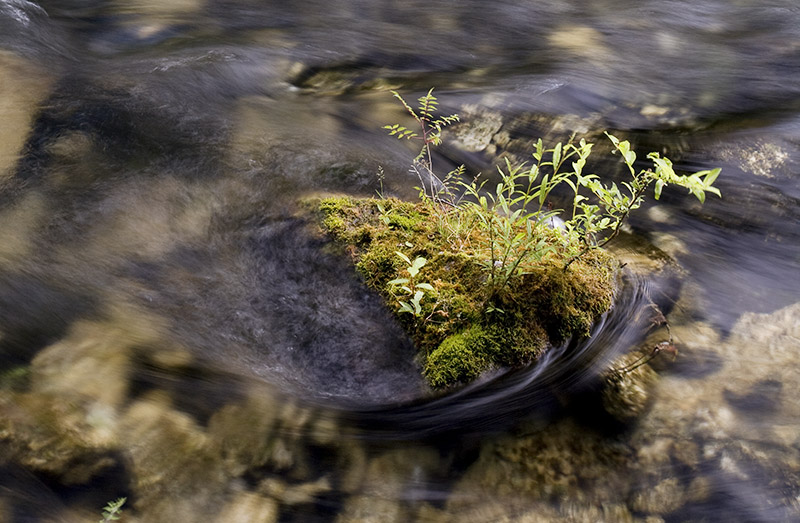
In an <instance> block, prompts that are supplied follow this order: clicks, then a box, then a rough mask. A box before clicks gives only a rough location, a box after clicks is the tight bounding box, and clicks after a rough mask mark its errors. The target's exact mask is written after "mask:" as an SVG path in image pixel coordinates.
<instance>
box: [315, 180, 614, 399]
mask: <svg viewBox="0 0 800 523" xmlns="http://www.w3.org/2000/svg"><path fill="white" fill-rule="evenodd" d="M305 205H306V206H307V207H308V208H310V209H311V210H312V212H314V213H315V216H316V218H317V220H318V223H319V225H320V227H321V229H322V231H323V232H324V233H325V234H327V235H329V236H330V237H331V238H332V239H333V240H334V243H335V244H336V245H338V246H340V247H341V248H342V250H343V252H345V253H347V254H349V256H350V257H351V259H352V262H353V265H354V267H355V269H356V270H357V271H358V272H359V274H360V275H361V276H362V277H363V279H364V282H365V284H366V285H367V286H368V287H370V288H372V289H374V290H375V291H377V292H378V293H380V294H381V295H382V296H383V298H384V299H385V301H386V304H387V306H388V307H389V309H390V310H392V311H394V313H395V317H396V318H397V320H398V322H399V323H400V324H401V325H403V327H404V328H405V329H406V331H407V332H408V334H409V335H410V336H411V338H412V339H413V341H414V343H415V344H416V346H417V348H418V350H419V352H420V359H421V361H422V362H423V367H424V371H423V372H424V375H425V377H426V378H427V380H428V382H429V383H430V385H431V387H433V388H434V389H445V388H449V387H453V386H457V385H462V384H466V383H469V382H470V381H472V380H474V379H475V378H477V377H478V376H480V375H481V374H482V373H484V372H485V371H487V370H490V369H493V368H508V367H519V366H523V365H527V364H530V363H531V362H533V361H535V359H536V358H537V357H538V356H539V355H540V354H541V353H542V352H543V351H545V350H546V349H547V348H548V347H549V346H551V345H553V344H558V343H561V342H563V341H564V340H565V339H567V338H569V337H571V336H587V335H588V334H589V332H590V329H591V326H592V325H593V324H594V322H595V321H596V320H597V319H598V318H599V317H600V316H601V315H602V314H603V313H605V312H606V311H607V310H608V309H609V308H610V306H611V303H612V299H613V296H614V292H615V272H616V267H617V263H616V262H615V260H614V259H613V258H612V257H611V256H610V255H609V254H608V253H606V252H605V251H602V250H595V251H591V252H589V253H587V254H586V255H584V256H582V257H581V258H580V259H578V260H577V261H575V262H573V263H572V264H570V266H569V269H568V270H565V269H564V266H565V264H566V261H567V259H569V256H570V255H571V254H570V253H569V252H567V251H566V250H564V249H563V247H561V245H562V244H563V239H562V238H561V237H560V236H559V235H560V233H559V232H558V231H554V230H552V229H549V228H547V227H545V226H543V225H542V226H537V234H539V235H541V237H542V238H543V239H544V240H545V241H546V242H547V243H548V245H550V246H551V247H552V249H550V252H549V253H548V254H547V255H546V256H544V257H542V258H540V259H537V260H536V261H535V262H530V263H527V262H526V264H525V265H524V266H521V267H520V275H519V276H515V277H513V278H511V279H510V280H509V282H508V284H507V285H505V286H503V287H502V289H501V292H495V293H494V294H492V295H491V296H489V295H488V294H487V292H488V289H489V285H488V282H489V274H488V273H489V271H488V270H487V263H486V260H485V258H486V254H485V252H482V251H480V250H479V249H478V248H476V247H474V245H479V244H481V242H485V241H486V238H485V237H484V238H481V237H480V235H481V234H482V231H481V229H480V228H479V227H475V228H472V229H469V230H470V232H469V237H467V238H466V241H462V242H460V243H454V242H453V240H452V238H448V237H447V230H446V228H443V227H442V224H441V222H440V220H441V211H440V210H437V209H435V208H434V207H433V204H431V203H430V202H418V203H411V202H406V201H401V200H398V199H394V198H355V197H349V196H335V197H325V198H316V199H310V200H307V201H306V202H305ZM453 212H458V209H455V210H453ZM483 234H485V233H483ZM482 257H483V259H482ZM418 258H423V259H424V263H423V265H422V266H421V267H419V268H418V271H419V272H418V273H416V274H415V275H412V274H411V273H410V272H409V265H410V264H409V261H414V260H417V259H418ZM406 260H408V261H406ZM398 280H399V282H398ZM417 286H419V287H417ZM419 290H421V291H422V292H420V293H419V294H418V295H417V297H418V299H417V300H416V303H414V300H413V298H414V297H415V294H417V292H416V291H419ZM403 303H405V304H406V305H405V306H404V305H403Z"/></svg>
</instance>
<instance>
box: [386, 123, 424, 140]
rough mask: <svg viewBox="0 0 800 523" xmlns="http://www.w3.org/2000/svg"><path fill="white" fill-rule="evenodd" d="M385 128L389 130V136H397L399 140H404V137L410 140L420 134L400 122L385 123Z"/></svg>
mask: <svg viewBox="0 0 800 523" xmlns="http://www.w3.org/2000/svg"><path fill="white" fill-rule="evenodd" d="M383 128H384V129H386V130H387V131H389V136H396V137H397V139H398V140H402V139H404V138H405V139H406V140H410V139H412V138H417V137H418V136H419V135H418V134H417V133H415V132H414V131H412V130H411V129H409V128H407V127H404V126H402V125H399V124H392V125H384V126H383Z"/></svg>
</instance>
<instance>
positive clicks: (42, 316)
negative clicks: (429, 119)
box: [0, 0, 800, 521]
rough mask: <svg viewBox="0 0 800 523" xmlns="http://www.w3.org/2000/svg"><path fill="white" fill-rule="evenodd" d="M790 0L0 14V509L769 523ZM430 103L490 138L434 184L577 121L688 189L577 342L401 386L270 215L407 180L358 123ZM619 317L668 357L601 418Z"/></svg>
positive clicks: (798, 30) (304, 230) (780, 416)
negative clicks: (670, 172)
mask: <svg viewBox="0 0 800 523" xmlns="http://www.w3.org/2000/svg"><path fill="white" fill-rule="evenodd" d="M795 4H796V2H794V1H791V0H786V1H772V2H768V3H766V4H765V3H764V2H754V1H748V0H737V1H735V2H731V1H729V0H726V1H722V0H720V1H715V0H704V1H703V2H699V3H698V2H693V3H692V2H686V1H683V0H674V1H669V2H663V1H659V2H653V1H646V2H641V1H635V2H634V1H630V2H629V1H625V2H619V1H615V2H607V1H599V2H591V3H586V2H576V1H564V0H552V1H546V2H536V3H535V4H531V3H530V2H523V1H512V0H504V1H499V2H494V3H492V4H491V5H490V6H489V5H487V4H486V3H485V2H477V1H474V0H470V1H462V2H457V3H456V2H449V1H438V2H430V1H426V2H418V1H414V2H404V3H403V4H402V6H398V5H395V4H393V3H391V2H374V1H371V2H361V1H357V0H349V1H345V0H341V1H332V2H317V1H312V0H307V1H302V2H292V3H290V4H287V3H283V2H253V1H248V0H207V1H200V0H184V1H181V2H171V3H168V4H163V3H157V2H149V1H146V0H140V1H129V2H122V1H104V0H97V1H93V2H73V1H69V0H55V1H41V2H38V3H34V2H29V1H24V0H0V411H2V417H3V418H4V420H5V421H4V422H3V424H2V425H1V426H0V446H2V448H3V455H4V456H5V457H0V486H2V490H0V520H8V521H39V520H41V521H59V520H64V521H74V520H79V521H82V520H92V518H94V519H95V520H96V519H97V514H99V513H100V508H102V506H103V505H104V504H105V502H107V501H109V500H111V499H113V498H114V497H118V496H129V497H130V501H129V504H128V506H129V507H130V509H129V512H128V514H129V516H128V517H130V518H134V519H132V520H137V519H136V518H138V520H139V521H161V520H164V521H168V520H186V521H195V520H198V518H200V517H204V518H211V519H206V520H218V521H316V520H319V521H333V520H336V521H369V520H373V519H374V518H376V517H380V518H381V519H384V520H387V521H412V520H416V521H456V520H469V521H501V520H519V521H528V520H530V521H550V520H563V519H564V518H571V519H573V520H578V521H584V520H586V521H589V520H599V519H603V520H609V521H610V520H631V519H634V520H639V519H642V520H643V519H644V518H646V517H648V516H652V517H659V518H663V519H664V520H668V521H684V520H703V521H717V520H719V521H722V520H726V521H727V520H731V519H738V520H753V521H762V520H764V521H767V520H769V521H773V520H790V519H794V518H796V517H797V515H798V503H797V499H800V497H798V496H800V455H798V452H800V450H799V449H800V445H798V439H797V434H798V429H800V427H798V420H800V408H798V406H797V405H796V400H795V399H793V395H792V393H791V390H794V389H793V387H794V386H795V385H797V383H796V381H797V378H796V377H794V376H793V374H796V372H795V371H796V368H797V364H798V363H797V357H796V351H797V350H800V347H798V344H799V343H800V342H799V341H798V336H800V333H798V331H797V325H799V324H800V313H799V312H798V311H797V307H796V306H795V304H796V303H797V302H798V301H800V299H798V298H800V278H798V269H797V268H798V263H800V237H799V236H800V227H799V226H800V204H798V198H800V182H799V180H800V178H798V174H797V173H798V162H800V150H798V149H799V147H800V117H798V108H800V102H799V100H800V97H799V96H798V94H800V93H799V92H798V91H799V90H800V87H799V85H800V84H798V83H797V77H798V72H800V8H798V7H797V6H796V5H795ZM432 86H435V87H436V89H437V93H438V95H439V97H440V99H441V101H442V104H443V105H444V106H446V109H452V110H453V111H458V112H460V113H462V115H463V116H465V118H464V120H465V122H467V123H466V125H469V121H470V118H471V121H472V122H481V121H483V122H488V123H489V124H488V125H489V127H491V126H495V127H491V128H492V129H494V130H493V131H492V132H490V133H489V134H486V135H485V136H479V137H478V138H479V140H478V141H477V143H478V144H479V145H477V146H474V147H471V148H464V147H462V148H459V147H456V146H455V145H447V144H445V146H444V147H442V148H441V149H440V154H439V156H438V157H437V159H436V161H437V162H438V165H441V166H442V169H444V168H446V167H448V166H450V165H457V164H459V163H462V162H463V163H466V164H467V165H468V167H469V168H470V169H471V170H472V171H477V170H484V171H486V172H491V170H492V164H493V163H494V162H496V161H498V159H499V158H500V157H501V156H502V155H504V154H507V155H511V156H512V157H516V158H521V159H524V158H525V157H527V155H528V154H529V152H528V150H527V147H528V145H529V143H530V141H532V140H535V139H536V138H537V137H539V136H545V137H550V138H552V139H563V138H564V137H565V136H568V135H569V134H570V133H571V132H578V133H581V134H588V135H589V136H599V134H600V132H601V131H602V130H605V129H608V130H609V131H611V132H613V133H615V134H618V135H620V136H624V137H626V138H628V139H630V140H631V141H632V142H633V143H634V145H635V146H636V147H637V149H638V150H639V151H640V152H642V153H644V152H646V151H650V150H658V151H660V152H662V153H665V154H667V155H669V156H670V157H671V158H672V159H673V160H675V161H676V165H677V166H678V167H679V168H681V169H686V170H699V169H706V168H713V167H722V169H723V174H722V176H721V177H720V178H719V181H718V185H719V187H720V189H721V191H722V193H723V198H722V199H716V198H709V200H708V201H707V202H706V203H705V205H703V206H700V205H699V204H698V203H697V202H695V201H690V200H688V199H686V198H683V196H684V195H683V194H680V192H679V191H666V192H665V194H664V197H663V199H662V200H661V201H660V202H658V204H657V205H650V206H648V207H647V208H646V209H643V210H642V211H641V212H640V213H639V215H638V216H636V217H634V218H633V219H632V221H631V229H630V231H629V232H630V234H629V235H628V238H629V239H630V243H629V244H628V245H622V246H620V248H619V250H618V253H619V254H620V255H622V256H627V257H629V258H632V259H636V260H638V263H643V262H642V260H641V256H639V255H638V254H632V252H635V253H641V252H642V251H648V249H649V250H650V251H651V252H652V251H653V249H656V248H657V249H660V252H661V255H660V256H663V255H664V253H666V254H667V255H669V256H672V257H673V258H674V260H676V264H674V265H668V266H667V268H666V269H661V270H660V271H658V272H655V273H653V274H650V275H649V276H647V277H643V276H641V275H637V274H635V273H630V274H628V275H627V276H626V278H627V280H626V281H627V283H626V284H625V286H624V290H623V291H621V292H620V295H619V298H618V301H617V303H616V305H615V308H614V309H613V310H612V311H611V312H610V313H609V314H608V316H607V317H606V318H605V319H604V321H603V322H601V324H599V325H598V326H597V327H596V329H595V332H594V334H593V336H592V337H591V338H590V339H588V340H579V341H578V340H576V341H574V342H573V343H571V344H569V345H566V346H564V347H561V348H557V349H556V350H554V351H552V352H551V353H550V354H548V356H547V357H546V358H544V359H542V361H540V362H539V363H538V364H537V365H535V366H533V367H532V368H530V369H523V370H518V371H514V372H498V373H496V374H494V375H491V376H487V377H486V378H485V379H483V380H482V381H480V382H479V383H476V384H474V385H471V386H469V387H467V388H464V389H462V390H460V391H457V392H454V393H451V394H447V395H444V396H440V397H431V396H430V394H429V392H430V391H428V390H426V387H425V385H424V384H423V383H422V380H421V379H420V377H419V369H418V364H417V363H416V362H415V361H414V359H413V352H414V351H413V347H412V346H411V343H410V341H409V340H408V339H407V338H406V337H405V335H404V334H403V333H402V330H401V329H400V328H399V326H397V325H396V324H394V322H393V321H392V319H391V316H390V315H389V314H388V313H387V312H386V311H385V310H383V308H382V307H381V304H380V300H379V298H378V297H377V296H375V295H373V294H371V293H370V292H368V291H367V290H365V289H364V288H363V286H362V285H361V284H360V282H359V281H358V279H357V278H356V277H355V276H354V275H353V274H351V272H350V270H349V267H348V265H347V263H346V258H344V257H342V256H341V253H337V252H336V251H335V249H333V248H332V247H331V246H330V245H328V244H327V242H326V241H325V240H324V239H322V238H319V237H318V236H317V235H316V234H315V233H314V232H313V230H312V228H311V227H310V226H309V224H308V223H307V222H306V221H305V220H304V219H303V218H302V217H300V215H299V214H298V212H297V211H298V210H297V207H296V201H297V199H298V198H299V197H301V196H304V195H309V194H315V193H318V192H345V193H350V194H358V195H371V194H374V192H375V191H376V190H377V189H379V187H380V186H379V183H378V179H377V175H376V173H377V171H378V168H379V166H380V167H381V168H383V169H384V171H385V173H386V180H385V185H386V187H385V189H386V190H387V191H388V192H389V193H391V194H396V195H400V196H403V197H414V195H415V193H416V191H415V189H414V185H415V184H416V182H417V181H416V179H415V178H414V177H413V176H411V175H410V174H409V173H408V172H407V171H406V166H407V165H408V162H409V159H410V158H411V157H412V156H413V154H414V151H412V150H411V149H410V148H406V147H405V146H404V144H402V143H400V142H397V141H395V140H392V139H390V138H388V137H386V136H384V135H383V134H382V133H381V130H380V126H381V125H383V124H385V123H391V122H395V121H400V119H401V118H402V116H403V115H402V108H398V107H397V106H396V104H395V102H394V101H393V99H392V97H391V96H390V95H389V94H388V93H387V92H386V91H387V89H392V88H394V89H400V90H401V91H403V92H404V93H407V94H408V96H409V97H413V96H415V95H416V94H417V93H422V92H425V91H427V89H429V88H430V87H432ZM468 117H469V118H468ZM498 122H499V123H498ZM476 126H477V125H476ZM600 139H601V138H598V140H600ZM606 147H607V146H606ZM598 148H599V149H602V146H598ZM642 156H643V154H642ZM597 168H598V169H603V170H604V172H607V173H608V175H609V176H613V175H614V174H615V172H617V166H616V164H614V163H612V162H604V163H599V164H598V165H597ZM646 263H651V262H646ZM655 266H660V264H659V263H655ZM650 299H653V300H655V301H656V302H657V303H659V305H661V307H662V309H663V310H664V312H665V313H667V315H668V318H669V320H670V323H671V324H672V325H673V327H672V329H673V331H674V332H673V334H674V335H675V337H676V340H677V342H678V343H679V349H680V356H679V357H678V359H677V360H676V361H675V362H674V363H673V364H669V363H668V362H666V361H663V362H662V361H661V360H659V361H657V362H656V363H655V364H654V365H655V367H656V369H657V371H658V372H659V373H660V374H661V380H660V382H659V384H658V385H657V386H655V388H654V393H653V395H654V397H653V398H652V400H651V402H652V403H651V406H650V408H649V409H648V411H647V412H646V414H644V415H643V416H642V417H640V418H638V419H637V420H636V421H633V422H629V423H622V422H620V421H619V420H614V419H610V418H609V417H608V416H607V415H605V414H602V413H601V412H602V408H601V400H600V398H599V396H598V394H599V393H598V389H597V387H598V374H599V373H600V372H601V371H602V369H603V368H605V366H607V365H608V364H609V363H610V362H611V361H612V360H613V359H614V358H615V357H616V356H618V355H619V354H621V353H623V352H625V351H627V350H629V349H630V348H631V347H634V346H637V345H639V344H642V343H644V344H647V343H651V342H653V340H655V339H658V340H661V339H663V336H665V333H664V332H663V330H662V331H659V332H657V333H656V334H653V333H652V332H651V333H650V336H649V337H646V336H647V335H648V329H647V321H648V318H647V316H646V314H645V312H643V311H646V310H647V303H648V300H650ZM654 336H655V338H654ZM658 336H661V338H658ZM198 463H199V464H200V465H198ZM201 465H202V466H201ZM167 487H169V488H167ZM95 507H96V509H95ZM209 514H213V516H209ZM504 518H505V519H504Z"/></svg>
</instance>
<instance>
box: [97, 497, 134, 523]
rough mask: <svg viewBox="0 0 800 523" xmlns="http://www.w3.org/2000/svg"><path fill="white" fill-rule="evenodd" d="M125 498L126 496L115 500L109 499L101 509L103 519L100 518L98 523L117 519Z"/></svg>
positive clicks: (120, 513) (106, 522)
mask: <svg viewBox="0 0 800 523" xmlns="http://www.w3.org/2000/svg"><path fill="white" fill-rule="evenodd" d="M127 500H128V498H119V499H117V500H116V501H109V502H108V504H107V505H106V506H105V508H104V509H103V519H101V520H100V523H108V522H109V521H117V520H119V518H120V516H121V515H122V505H124V504H125V502H126V501H127Z"/></svg>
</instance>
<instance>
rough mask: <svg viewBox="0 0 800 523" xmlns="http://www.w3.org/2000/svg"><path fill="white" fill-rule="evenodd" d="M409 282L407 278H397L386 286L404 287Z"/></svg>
mask: <svg viewBox="0 0 800 523" xmlns="http://www.w3.org/2000/svg"><path fill="white" fill-rule="evenodd" d="M408 282H409V279H408V278H397V279H395V280H392V281H390V282H388V283H387V285H405V284H407V283H408Z"/></svg>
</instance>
